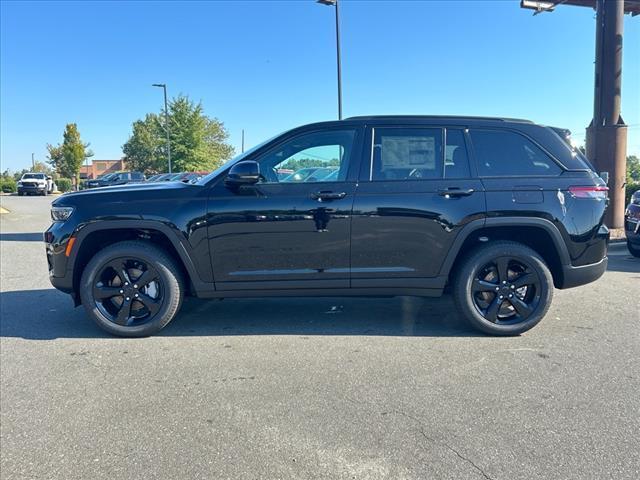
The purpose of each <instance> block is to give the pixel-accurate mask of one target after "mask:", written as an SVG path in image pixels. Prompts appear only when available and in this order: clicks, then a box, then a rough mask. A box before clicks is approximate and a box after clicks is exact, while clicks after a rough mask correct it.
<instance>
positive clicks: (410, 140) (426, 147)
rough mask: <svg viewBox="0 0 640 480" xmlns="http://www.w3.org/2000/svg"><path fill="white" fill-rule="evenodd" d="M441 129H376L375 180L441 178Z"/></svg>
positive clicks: (373, 158)
mask: <svg viewBox="0 0 640 480" xmlns="http://www.w3.org/2000/svg"><path fill="white" fill-rule="evenodd" d="M442 166H443V159H442V129H440V128H376V129H375V130H374V138H373V157H372V170H371V179H372V180H420V179H427V178H441V177H442Z"/></svg>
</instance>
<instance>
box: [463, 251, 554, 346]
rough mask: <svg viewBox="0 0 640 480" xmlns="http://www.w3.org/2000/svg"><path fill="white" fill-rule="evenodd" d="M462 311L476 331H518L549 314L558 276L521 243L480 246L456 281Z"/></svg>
mask: <svg viewBox="0 0 640 480" xmlns="http://www.w3.org/2000/svg"><path fill="white" fill-rule="evenodd" d="M453 293H454V298H455V300H456V304H457V306H458V309H459V310H460V312H461V313H462V315H463V316H464V317H465V318H466V319H467V320H468V322H469V323H470V324H471V325H472V326H473V327H475V328H476V329H478V330H480V331H482V332H485V333H489V334H491V335H519V334H521V333H523V332H526V331H527V330H529V329H531V328H533V327H534V326H535V325H536V324H537V323H538V322H540V320H542V318H543V317H544V316H545V314H546V313H547V310H548V309H549V306H550V305H551V300H552V298H553V278H552V276H551V272H550V271H549V268H548V267H547V265H546V264H545V262H544V260H543V259H542V257H540V255H539V254H538V253H537V252H535V251H534V250H532V249H531V248H529V247H527V246H526V245H522V244H520V243H516V242H507V241H499V242H494V243H490V244H487V245H485V246H482V247H480V248H478V249H477V250H476V251H475V252H473V253H472V254H471V255H470V256H469V257H468V258H467V259H466V260H464V261H463V263H462V264H461V265H460V268H459V269H458V271H457V274H456V275H455V278H454V281H453Z"/></svg>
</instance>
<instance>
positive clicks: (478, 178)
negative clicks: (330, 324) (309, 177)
mask: <svg viewBox="0 0 640 480" xmlns="http://www.w3.org/2000/svg"><path fill="white" fill-rule="evenodd" d="M310 159H313V160H314V161H317V160H318V159H323V160H324V161H326V162H327V165H331V166H332V167H334V168H335V166H336V165H337V168H338V172H337V174H335V175H330V176H329V178H330V180H328V181H323V180H322V179H319V180H318V181H315V182H300V181H288V180H287V177H284V178H283V177H282V176H279V175H278V172H280V171H282V170H283V169H285V170H292V171H295V170H298V169H299V168H300V167H301V165H304V163H305V162H306V163H307V164H308V163H309V160H310ZM606 206H607V187H606V186H605V183H604V182H603V181H602V179H601V178H600V177H599V176H598V174H597V173H596V172H594V171H593V170H592V169H591V168H590V166H589V164H588V162H587V161H586V160H585V159H584V157H582V156H581V154H580V153H579V152H576V151H573V150H572V149H571V147H569V146H568V144H567V143H566V142H565V141H564V140H563V139H562V138H561V137H560V136H559V135H558V133H556V131H555V130H554V129H552V128H549V127H544V126H540V125H536V124H534V123H531V122H528V121H524V120H512V119H501V118H469V117H429V116H424V117H423V116H415V117H409V116H406V117H405V116H388V117H358V118H350V119H347V120H342V121H334V122H325V123H316V124H312V125H307V126H303V127H299V128H296V129H294V130H291V131H289V132H286V133H284V134H282V135H280V136H278V137H276V138H275V139H273V140H270V141H268V142H266V143H263V144H261V145H259V146H257V147H255V148H253V149H252V150H249V151H247V152H245V153H243V154H242V155H240V156H239V157H237V158H235V159H234V160H232V161H230V162H228V163H227V164H225V165H223V166H222V167H220V168H219V169H218V170H216V171H214V172H212V173H211V174H209V175H207V176H205V177H203V178H202V179H200V180H198V181H197V182H196V183H194V184H186V183H181V182H170V183H147V184H141V185H138V186H129V187H123V188H117V187H114V188H109V189H95V190H86V191H82V192H77V193H71V194H67V195H64V196H62V197H60V198H58V199H57V200H56V201H55V202H54V203H53V207H52V211H51V216H52V218H53V224H52V225H51V227H50V228H49V229H48V230H47V232H46V233H45V241H46V251H47V259H48V263H49V273H50V279H51V282H52V284H53V285H54V286H55V287H57V288H59V289H60V290H62V291H64V292H67V293H70V294H71V295H72V296H73V298H74V299H75V302H76V305H78V304H80V303H82V304H83V305H84V307H85V309H86V311H87V313H88V315H89V316H90V317H91V318H93V319H94V320H95V321H96V322H97V323H98V325H100V326H101V327H102V328H104V329H105V330H107V331H109V332H111V333H113V334H116V335H125V336H143V335H149V334H152V333H155V332H157V331H159V330H160V329H161V328H163V327H164V326H165V325H167V324H168V323H169V322H170V321H171V319H172V318H173V317H174V316H175V315H176V312H177V311H178V310H179V308H180V305H181V302H182V299H183V297H184V296H185V295H192V296H196V297H204V298H223V297H267V296H294V295H295V296H318V295H325V296H341V295H359V296H361V295H370V296H376V295H378V296H390V295H419V296H427V297H429V296H439V295H441V294H442V293H443V292H444V291H445V289H450V290H451V291H452V293H453V295H454V297H455V301H456V303H457V305H458V307H459V309H460V312H461V314H462V315H463V316H464V317H465V318H466V319H468V321H469V322H470V323H471V324H472V325H473V326H474V327H476V328H477V329H479V330H481V331H483V332H487V333H490V334H496V335H515V334H520V333H522V332H524V331H526V330H528V329H530V328H532V327H533V326H534V325H536V324H537V323H538V322H539V321H540V320H541V319H542V317H544V315H545V313H546V312H547V310H548V308H549V305H550V303H551V298H552V296H553V291H554V287H555V288H570V287H575V286H577V285H583V284H585V283H588V282H592V281H594V280H596V279H597V278H599V277H600V276H601V275H602V274H603V272H604V271H605V269H606V267H607V243H608V238H609V232H608V230H607V228H606V227H605V226H604V225H603V224H602V219H603V214H604V211H605V208H606Z"/></svg>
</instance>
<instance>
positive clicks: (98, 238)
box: [67, 220, 207, 303]
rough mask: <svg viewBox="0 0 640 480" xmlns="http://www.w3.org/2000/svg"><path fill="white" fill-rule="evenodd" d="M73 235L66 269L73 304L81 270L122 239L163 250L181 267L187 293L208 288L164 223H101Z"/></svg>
mask: <svg viewBox="0 0 640 480" xmlns="http://www.w3.org/2000/svg"><path fill="white" fill-rule="evenodd" d="M74 236H75V237H76V244H77V249H74V252H73V253H72V255H71V256H70V258H69V264H68V266H67V270H68V272H69V274H71V275H72V278H73V291H74V293H75V295H74V298H75V299H76V303H78V302H79V298H80V295H79V294H78V289H79V285H80V278H81V276H82V271H83V270H84V268H85V267H86V265H87V263H88V262H89V261H90V260H91V258H92V257H93V255H94V254H95V253H96V252H97V251H98V250H100V249H102V248H104V247H107V246H109V245H112V244H114V243H117V242H121V241H124V240H139V241H146V242H149V243H152V244H154V245H157V246H159V247H160V248H162V249H163V250H164V251H166V252H167V253H168V254H169V255H170V256H171V257H172V258H173V259H174V260H175V261H176V263H177V265H178V266H179V267H180V270H181V271H182V274H183V278H184V280H185V286H186V287H187V293H188V294H192V295H197V292H198V291H199V290H200V289H204V290H206V289H207V287H206V282H203V281H202V280H201V279H200V277H199V275H198V272H197V269H196V267H195V265H194V264H193V260H192V258H191V256H190V255H189V251H188V247H187V246H185V245H184V243H183V242H182V241H181V240H180V239H179V238H177V235H176V234H175V232H173V231H172V230H171V228H170V227H169V226H167V225H165V224H163V223H160V222H155V221H144V220H114V221H101V222H95V223H91V224H88V225H85V226H83V227H82V228H80V229H79V230H78V231H77V232H76V233H74Z"/></svg>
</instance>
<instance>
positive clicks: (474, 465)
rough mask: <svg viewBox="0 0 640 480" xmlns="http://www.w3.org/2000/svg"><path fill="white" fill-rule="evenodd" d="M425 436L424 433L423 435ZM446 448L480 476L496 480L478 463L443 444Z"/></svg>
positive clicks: (488, 479)
mask: <svg viewBox="0 0 640 480" xmlns="http://www.w3.org/2000/svg"><path fill="white" fill-rule="evenodd" d="M423 435H424V433H423ZM442 444H443V445H444V446H445V447H447V449H449V450H451V451H452V452H453V453H455V454H456V455H457V456H458V458H460V459H461V460H464V461H465V462H467V463H468V464H469V465H471V466H472V467H473V468H475V469H476V470H477V471H478V472H479V473H480V475H482V476H483V477H484V478H486V479H487V480H494V479H493V478H491V477H490V476H489V475H488V474H487V473H486V472H485V471H484V470H483V469H482V468H480V467H479V466H478V465H476V463H475V462H474V461H473V460H471V459H470V458H467V457H465V456H464V455H462V454H461V453H460V452H458V451H457V450H456V449H455V448H453V447H452V446H451V445H449V444H447V443H444V442H443V443H442Z"/></svg>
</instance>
